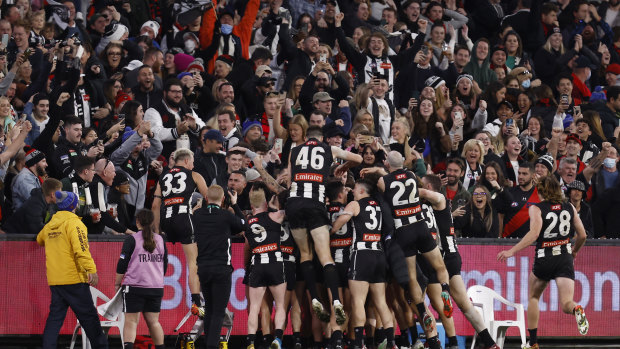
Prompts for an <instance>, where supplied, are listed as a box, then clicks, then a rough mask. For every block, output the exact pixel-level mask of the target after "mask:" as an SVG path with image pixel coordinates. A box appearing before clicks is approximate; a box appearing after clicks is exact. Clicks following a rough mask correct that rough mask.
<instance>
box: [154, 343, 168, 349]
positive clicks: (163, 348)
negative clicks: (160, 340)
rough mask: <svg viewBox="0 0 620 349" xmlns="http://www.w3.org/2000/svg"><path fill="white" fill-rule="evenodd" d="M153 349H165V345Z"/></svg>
mask: <svg viewBox="0 0 620 349" xmlns="http://www.w3.org/2000/svg"><path fill="white" fill-rule="evenodd" d="M155 349H166V345H165V344H162V345H156V346H155Z"/></svg>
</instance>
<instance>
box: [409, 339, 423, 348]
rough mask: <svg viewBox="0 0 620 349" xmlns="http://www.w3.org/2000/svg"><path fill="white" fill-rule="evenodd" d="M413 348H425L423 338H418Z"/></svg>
mask: <svg viewBox="0 0 620 349" xmlns="http://www.w3.org/2000/svg"><path fill="white" fill-rule="evenodd" d="M411 349H424V343H422V341H421V340H419V339H418V340H416V341H415V343H414V344H413V346H412V347H411Z"/></svg>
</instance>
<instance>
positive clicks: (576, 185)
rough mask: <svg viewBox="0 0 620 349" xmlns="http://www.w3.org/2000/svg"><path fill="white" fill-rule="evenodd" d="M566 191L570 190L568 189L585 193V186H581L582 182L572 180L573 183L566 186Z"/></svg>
mask: <svg viewBox="0 0 620 349" xmlns="http://www.w3.org/2000/svg"><path fill="white" fill-rule="evenodd" d="M566 189H568V190H570V189H577V190H579V191H581V192H582V193H585V192H586V185H585V184H583V182H582V181H580V180H578V179H577V180H574V181H572V182H570V183H568V184H567V185H566Z"/></svg>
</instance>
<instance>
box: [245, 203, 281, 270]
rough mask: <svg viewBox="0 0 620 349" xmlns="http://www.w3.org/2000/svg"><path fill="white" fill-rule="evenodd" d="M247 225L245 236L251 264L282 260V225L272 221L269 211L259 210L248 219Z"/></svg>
mask: <svg viewBox="0 0 620 349" xmlns="http://www.w3.org/2000/svg"><path fill="white" fill-rule="evenodd" d="M248 227H249V228H248V229H247V230H246V235H245V237H246V239H247V241H248V245H250V251H251V252H252V264H253V265H254V264H268V263H270V262H282V253H281V251H280V239H281V233H282V225H281V224H279V223H276V222H274V221H273V220H272V219H271V218H270V217H269V212H261V213H259V214H256V215H254V216H252V217H250V218H249V219H248Z"/></svg>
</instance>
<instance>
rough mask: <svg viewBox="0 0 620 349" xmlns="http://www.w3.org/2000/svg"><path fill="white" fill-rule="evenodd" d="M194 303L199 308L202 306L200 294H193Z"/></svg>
mask: <svg viewBox="0 0 620 349" xmlns="http://www.w3.org/2000/svg"><path fill="white" fill-rule="evenodd" d="M192 303H194V304H196V305H197V306H201V305H202V301H201V300H200V293H192Z"/></svg>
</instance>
